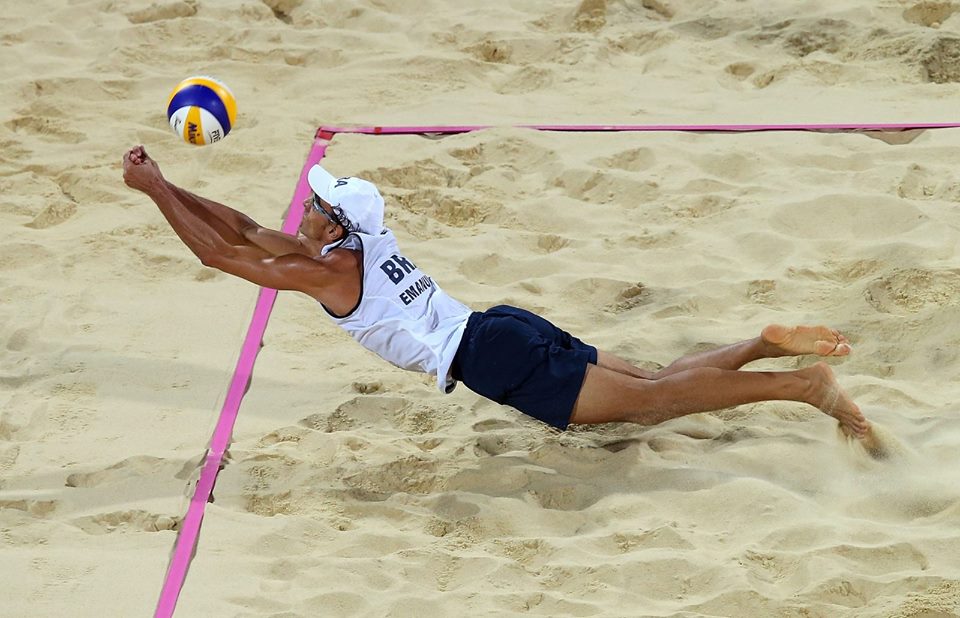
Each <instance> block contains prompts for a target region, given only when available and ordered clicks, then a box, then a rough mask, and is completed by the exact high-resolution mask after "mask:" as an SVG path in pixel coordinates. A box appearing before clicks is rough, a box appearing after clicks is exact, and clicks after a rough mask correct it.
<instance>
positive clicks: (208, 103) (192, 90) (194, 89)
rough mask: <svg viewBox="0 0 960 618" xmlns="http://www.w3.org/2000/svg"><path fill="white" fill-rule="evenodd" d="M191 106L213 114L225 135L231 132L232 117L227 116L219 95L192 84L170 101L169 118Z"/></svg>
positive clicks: (204, 87)
mask: <svg viewBox="0 0 960 618" xmlns="http://www.w3.org/2000/svg"><path fill="white" fill-rule="evenodd" d="M189 105H196V106H197V107H200V108H203V109H205V110H207V111H208V112H210V113H211V114H213V116H214V118H216V119H217V122H219V123H220V126H221V127H223V134H224V135H226V134H227V133H229V132H230V116H229V115H228V114H227V108H226V106H225V105H224V104H223V101H221V100H220V97H219V96H218V95H217V93H216V92H214V91H213V90H211V89H210V88H207V87H206V86H201V85H200V84H191V85H189V86H186V87H185V88H183V89H182V90H180V92H178V93H177V94H175V95H173V98H172V99H170V105H168V106H167V118H169V117H170V116H171V115H172V114H173V113H174V112H176V111H177V110H178V109H180V108H181V107H187V106H189Z"/></svg>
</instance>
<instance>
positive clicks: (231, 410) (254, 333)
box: [154, 123, 960, 618]
mask: <svg viewBox="0 0 960 618" xmlns="http://www.w3.org/2000/svg"><path fill="white" fill-rule="evenodd" d="M514 126H516V125H514ZM494 127H495V125H468V126H408V127H404V126H394V127H389V126H388V127H379V126H369V127H320V128H319V129H317V133H316V137H315V139H314V142H313V146H312V147H311V149H310V152H309V154H308V155H307V160H306V162H305V163H304V165H303V169H302V170H301V171H300V179H299V181H298V182H297V186H296V189H295V191H294V194H293V199H292V200H291V202H290V207H289V209H288V210H287V214H286V217H285V219H284V222H283V226H282V228H281V229H282V231H284V232H286V233H288V234H292V233H294V232H295V231H296V229H297V228H298V227H299V225H300V220H301V219H302V217H303V210H302V209H301V208H300V207H299V206H300V204H301V203H302V202H303V200H304V199H306V197H307V196H308V195H309V194H310V187H309V185H308V184H307V172H308V171H309V170H310V167H312V166H313V165H314V164H315V163H317V162H319V161H320V160H321V159H322V158H323V156H324V154H325V152H326V149H327V146H328V145H329V143H330V140H332V139H333V137H334V136H335V135H336V134H337V133H361V134H371V135H411V134H427V133H434V134H437V133H440V134H454V133H468V132H471V131H478V130H481V129H489V128H494ZM956 127H960V123H893V124H857V123H852V124H704V125H696V124H686V125H519V127H518V128H526V129H535V130H540V131H569V132H584V133H586V132H600V131H609V132H615V131H623V132H631V131H634V132H641V131H647V132H653V131H685V132H705V133H709V132H715V133H724V132H731V133H732V132H757V131H906V130H910V129H945V128H956ZM276 298H277V291H276V290H271V289H268V288H261V289H260V294H259V297H258V299H257V304H256V307H255V308H254V311H253V319H252V320H251V322H250V326H249V328H248V329H247V335H246V337H245V338H244V342H243V347H242V348H241V350H240V358H239V359H238V361H237V366H236V369H235V370H234V373H233V377H232V379H231V381H230V387H229V389H228V390H227V396H226V398H225V400H224V403H223V408H222V409H221V410H220V417H219V419H218V420H217V426H216V428H215V429H214V431H213V436H212V437H211V439H210V445H209V447H208V448H207V453H206V457H205V459H204V464H203V467H202V468H201V470H200V478H199V479H198V481H197V484H196V487H195V489H194V492H193V497H192V498H191V499H190V505H189V507H188V508H187V514H186V515H185V516H184V518H183V521H182V522H181V525H180V531H179V532H178V534H177V540H176V543H175V545H174V548H173V554H172V556H171V559H170V564H169V566H168V567H167V575H166V578H165V579H164V582H163V589H162V590H161V592H160V599H159V601H158V603H157V609H156V612H155V613H154V618H170V617H171V616H173V612H174V610H175V609H176V605H177V599H178V598H179V596H180V590H181V589H182V588H183V582H184V580H185V579H186V576H187V569H188V568H189V567H190V561H191V560H192V559H193V556H194V554H195V553H196V548H197V539H198V537H199V533H200V525H201V523H202V521H203V513H204V510H205V509H206V505H207V502H208V501H210V497H211V495H212V494H213V487H214V484H215V483H216V479H217V474H218V473H219V471H220V467H221V465H222V464H223V456H224V453H226V450H227V448H228V447H229V446H230V440H231V437H232V435H233V427H234V425H235V423H236V420H237V415H238V413H239V412H240V404H241V402H242V401H243V397H244V395H245V394H246V392H247V389H248V388H249V385H250V381H251V379H252V377H253V366H254V363H255V361H256V358H257V354H258V353H259V352H260V348H261V347H262V345H263V335H264V332H265V331H266V328H267V322H268V321H269V319H270V314H271V312H272V311H273V305H274V302H275V301H276Z"/></svg>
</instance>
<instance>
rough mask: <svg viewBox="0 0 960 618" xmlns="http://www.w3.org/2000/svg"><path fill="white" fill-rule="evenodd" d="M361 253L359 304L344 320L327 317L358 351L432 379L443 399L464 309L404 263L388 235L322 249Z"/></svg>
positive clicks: (357, 238) (452, 383) (358, 237)
mask: <svg viewBox="0 0 960 618" xmlns="http://www.w3.org/2000/svg"><path fill="white" fill-rule="evenodd" d="M333 249H359V250H362V251H363V281H361V284H360V286H361V287H360V302H359V303H358V304H357V306H356V307H354V308H353V310H352V311H351V312H350V313H348V314H347V315H345V316H337V315H334V314H333V313H332V312H331V311H330V310H329V309H327V307H324V310H326V312H327V314H328V315H330V317H331V318H333V321H334V322H335V323H337V324H338V325H339V326H340V327H342V328H343V329H344V330H346V331H347V332H348V333H350V335H351V336H352V337H353V338H354V339H356V340H357V341H358V342H359V343H360V345H362V346H363V347H365V348H367V349H368V350H370V351H372V352H375V353H376V354H377V355H379V356H380V357H381V358H382V359H384V360H386V361H388V362H390V363H393V364H394V365H396V366H397V367H400V368H402V369H409V370H411V371H421V372H423V373H428V374H431V375H435V376H436V377H437V386H438V387H439V388H440V390H441V391H442V392H444V393H449V392H451V391H452V390H453V389H454V388H455V387H456V385H457V383H456V381H454V380H453V379H452V378H451V377H450V365H451V364H452V363H453V357H454V356H456V354H457V348H458V347H459V346H460V339H461V338H462V337H463V330H464V328H466V325H467V318H469V317H470V313H471V311H470V309H469V308H468V307H467V306H466V305H464V304H462V303H460V302H458V301H456V300H454V299H453V298H452V297H450V296H449V295H448V294H447V293H446V292H444V291H443V290H441V289H440V286H438V285H437V284H436V283H435V282H434V281H433V279H431V278H430V277H428V276H427V275H425V274H424V273H423V271H421V270H420V269H419V268H417V267H416V266H415V265H414V263H413V262H411V261H410V260H409V259H407V258H405V257H404V256H403V254H402V253H400V250H399V248H398V247H397V239H396V238H395V237H394V235H393V232H391V231H390V230H387V229H385V230H384V231H383V233H381V234H378V235H377V236H370V235H369V234H360V233H352V234H350V235H349V236H347V238H346V239H345V240H344V242H342V243H340V244H336V245H332V246H327V247H324V248H323V252H322V253H323V254H326V253H327V252H329V251H332V250H333Z"/></svg>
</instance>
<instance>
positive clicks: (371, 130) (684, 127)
mask: <svg viewBox="0 0 960 618" xmlns="http://www.w3.org/2000/svg"><path fill="white" fill-rule="evenodd" d="M496 126H497V125H462V126H456V125H454V126H409V127H404V126H393V127H381V126H367V127H320V128H319V129H318V130H317V135H321V134H325V135H329V136H331V137H332V136H333V135H336V134H337V133H362V134H372V135H403V134H416V133H469V132H471V131H479V130H481V129H492V128H496ZM512 126H514V127H516V128H521V129H536V130H539V131H580V132H591V131H624V132H628V131H634V132H641V131H647V132H654V131H684V132H703V133H747V132H758V131H907V130H910V129H953V128H958V127H960V122H917V123H828V124H650V125H637V124H583V125H559V124H526V125H512Z"/></svg>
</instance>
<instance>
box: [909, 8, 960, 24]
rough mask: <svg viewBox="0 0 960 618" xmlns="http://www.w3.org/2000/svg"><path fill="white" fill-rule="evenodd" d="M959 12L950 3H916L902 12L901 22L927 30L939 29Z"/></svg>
mask: <svg viewBox="0 0 960 618" xmlns="http://www.w3.org/2000/svg"><path fill="white" fill-rule="evenodd" d="M957 11H960V7H957V6H955V5H954V4H953V3H952V2H918V3H917V4H914V5H913V6H911V7H909V8H907V9H905V10H904V11H903V20H904V21H906V22H909V23H911V24H917V25H918V26H926V27H927V28H939V27H940V24H942V23H943V22H945V21H946V20H947V19H949V18H950V16H951V15H953V14H954V13H956V12H957Z"/></svg>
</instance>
